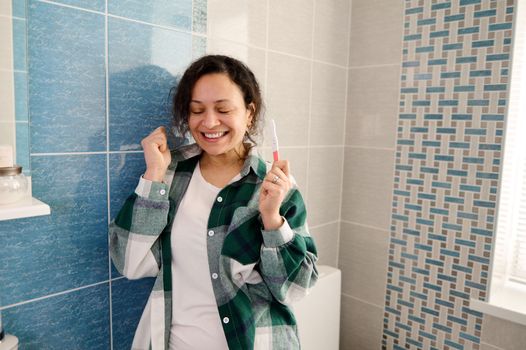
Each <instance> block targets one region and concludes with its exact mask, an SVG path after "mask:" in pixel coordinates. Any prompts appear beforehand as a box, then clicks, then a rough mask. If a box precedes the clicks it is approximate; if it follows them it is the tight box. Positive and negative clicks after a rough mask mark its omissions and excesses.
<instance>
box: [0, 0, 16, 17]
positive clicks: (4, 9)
mask: <svg viewBox="0 0 526 350" xmlns="http://www.w3.org/2000/svg"><path fill="white" fill-rule="evenodd" d="M19 1H20V0H19ZM11 4H12V3H11V0H1V1H0V15H6V16H11V14H12V9H11V8H12V7H11Z"/></svg>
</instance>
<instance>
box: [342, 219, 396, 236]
mask: <svg viewBox="0 0 526 350" xmlns="http://www.w3.org/2000/svg"><path fill="white" fill-rule="evenodd" d="M340 221H341V222H343V223H344V224H350V225H356V226H361V227H366V228H370V229H373V230H377V231H385V232H388V233H391V230H390V229H389V228H381V227H378V226H371V225H367V224H362V223H360V222H356V221H350V220H340Z"/></svg>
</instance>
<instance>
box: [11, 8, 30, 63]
mask: <svg viewBox="0 0 526 350" xmlns="http://www.w3.org/2000/svg"><path fill="white" fill-rule="evenodd" d="M26 40H27V35H26V20H25V19H17V18H13V67H14V68H15V70H19V71H26V70H27V56H26V54H27V49H26V46H27V45H26V42H27V41H26Z"/></svg>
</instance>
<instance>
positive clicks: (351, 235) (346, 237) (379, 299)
mask: <svg viewBox="0 0 526 350" xmlns="http://www.w3.org/2000/svg"><path fill="white" fill-rule="evenodd" d="M388 247H389V232H388V231H381V230H375V229H372V228H368V227H364V226H359V225H353V224H349V223H345V222H342V223H341V232H340V253H339V267H340V269H341V270H342V293H346V294H349V295H352V296H353V297H356V298H358V299H361V300H364V301H367V302H370V303H372V304H375V305H379V306H380V305H383V304H384V300H385V288H386V281H387V277H386V276H387V261H388Z"/></svg>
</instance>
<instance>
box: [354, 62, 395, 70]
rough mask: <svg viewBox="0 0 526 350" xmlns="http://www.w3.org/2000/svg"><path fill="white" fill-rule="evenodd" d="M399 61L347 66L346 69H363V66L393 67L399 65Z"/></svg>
mask: <svg viewBox="0 0 526 350" xmlns="http://www.w3.org/2000/svg"><path fill="white" fill-rule="evenodd" d="M399 65H400V63H384V64H369V65H363V66H349V67H347V69H349V70H351V69H365V68H381V67H394V66H399Z"/></svg>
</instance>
